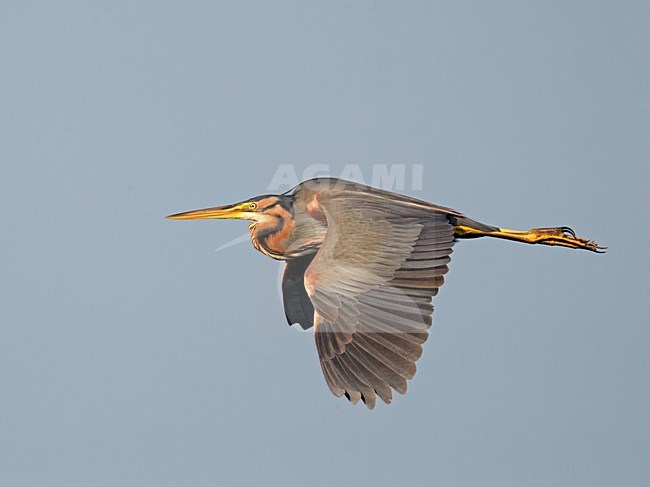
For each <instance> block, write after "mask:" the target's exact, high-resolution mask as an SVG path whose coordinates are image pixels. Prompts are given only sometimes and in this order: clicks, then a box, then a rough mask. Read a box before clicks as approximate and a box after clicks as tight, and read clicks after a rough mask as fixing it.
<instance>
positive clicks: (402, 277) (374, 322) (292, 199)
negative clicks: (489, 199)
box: [167, 178, 604, 409]
mask: <svg viewBox="0 0 650 487" xmlns="http://www.w3.org/2000/svg"><path fill="white" fill-rule="evenodd" d="M167 218H171V219H174V220H195V219H202V218H229V219H230V218H239V219H244V220H251V224H250V226H249V229H250V234H251V239H252V241H253V246H254V247H255V248H256V249H257V250H259V251H260V252H262V253H263V254H265V255H267V256H269V257H271V258H273V259H277V260H282V261H285V268H284V274H283V277H282V294H283V302H284V310H285V314H286V317H287V320H288V322H289V324H290V325H291V324H295V323H298V324H299V325H300V326H301V327H302V328H304V329H309V328H313V331H314V336H315V341H316V349H317V351H318V357H319V359H320V365H321V368H322V371H323V375H324V376H325V381H326V382H327V385H328V386H329V389H330V390H331V391H332V393H334V395H336V396H339V397H340V396H343V395H345V396H346V397H347V398H348V399H349V400H350V401H351V402H352V403H353V404H356V403H357V402H358V401H359V400H362V401H363V402H364V403H365V404H366V405H367V406H368V407H369V408H371V409H372V408H373V407H374V406H375V403H376V398H377V396H379V397H380V398H381V399H382V400H383V401H384V402H385V403H387V404H388V403H390V402H391V400H392V395H393V390H395V391H397V392H399V393H401V394H404V393H405V392H406V387H407V381H408V380H410V379H411V378H412V377H413V375H414V374H415V370H416V367H415V362H416V361H417V360H418V358H420V355H421V354H422V344H423V343H424V342H425V341H426V339H427V337H428V335H429V327H430V326H431V315H432V313H433V305H432V304H431V298H432V297H433V296H435V295H436V294H437V293H438V289H439V288H440V286H442V284H443V282H444V275H445V274H446V273H447V270H448V267H447V264H449V261H450V255H451V252H452V247H453V246H454V243H455V242H456V241H457V240H460V239H471V238H478V237H495V238H502V239H508V240H514V241H517V242H524V243H528V244H541V245H555V246H560V247H568V248H571V249H583V250H589V251H592V252H597V253H600V252H603V251H604V247H599V246H598V244H596V243H595V242H593V241H591V240H587V239H585V238H580V237H577V236H576V234H575V233H574V231H573V230H571V229H570V228H569V227H553V228H534V229H532V230H526V231H517V230H508V229H506V228H498V227H493V226H490V225H485V224H483V223H479V222H477V221H475V220H472V219H470V218H468V217H466V216H465V215H463V214H462V213H459V212H458V211H455V210H452V209H450V208H445V207H443V206H438V205H434V204H431V203H427V202H425V201H420V200H417V199H414V198H410V197H408V196H403V195H400V194H396V193H392V192H388V191H383V190H379V189H375V188H371V187H369V186H364V185H362V184H357V183H353V182H350V181H344V180H339V179H333V178H318V179H312V180H309V181H305V182H303V183H301V184H299V185H298V186H296V187H295V188H294V189H293V190H292V191H290V192H288V193H285V194H282V195H264V196H257V197H255V198H252V199H249V200H246V201H244V202H242V203H236V204H234V205H228V206H219V207H215V208H206V209H202V210H194V211H188V212H185V213H177V214H175V215H170V216H168V217H167Z"/></svg>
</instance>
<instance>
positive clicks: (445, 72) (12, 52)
mask: <svg viewBox="0 0 650 487" xmlns="http://www.w3.org/2000/svg"><path fill="white" fill-rule="evenodd" d="M0 19H1V20H0V46H1V47H0V54H1V56H2V57H1V60H2V63H1V66H2V76H1V77H0V97H1V107H2V109H1V114H2V115H1V117H0V161H1V162H0V170H1V178H0V203H1V210H0V215H1V218H2V222H1V223H2V244H1V246H0V259H1V266H2V280H0V286H2V288H1V289H0V310H1V312H2V321H1V325H0V326H1V328H0V330H1V335H0V483H1V484H2V485H6V486H41V485H48V486H59V485H60V486H66V487H67V486H75V485H79V486H87V485H93V486H95V485H96V486H103V485H105V486H114V485H122V486H130V485H133V486H136V485H137V486H143V485H151V486H166V485H170V486H171V485H197V486H198V485H206V486H207V485H228V486H230V485H244V486H246V485H271V486H273V485H278V486H279V485H283V486H284V485H301V486H304V485H323V486H326V485H328V486H329V485H370V484H372V485H395V484H399V485H425V484H426V485H442V486H474V485H484V486H521V485H528V486H546V485H552V486H562V485H567V486H569V485H570V486H609V485H612V486H614V485H616V486H618V485H626V486H642V485H649V484H650V416H649V414H648V411H650V372H649V371H650V368H649V363H648V357H649V356H650V331H649V328H648V326H649V325H648V323H649V321H650V320H649V314H650V313H649V299H648V297H649V295H650V293H649V292H648V291H649V286H648V276H647V273H648V269H649V268H650V267H649V265H648V264H649V260H650V258H649V255H650V252H648V249H647V245H648V242H649V240H650V230H649V229H648V224H647V222H646V220H647V218H646V217H647V213H648V208H649V206H650V198H649V197H648V190H649V189H650V188H649V181H650V169H649V166H648V160H649V155H650V136H649V133H648V132H649V122H648V120H650V90H649V89H648V87H649V86H650V62H649V60H650V35H649V32H650V6H649V4H648V3H647V2H636V1H624V2H601V1H576V2H554V1H553V2H514V1H513V2H490V3H486V2H406V3H405V2H331V3H316V2H227V3H226V2H131V1H130V2H123V1H116V2H104V3H99V2H19V1H5V2H3V4H2V6H1V7H0ZM312 164H327V165H329V167H330V169H331V172H332V174H333V175H335V176H336V175H338V174H340V172H341V171H342V170H343V168H344V167H345V166H346V165H350V164H352V165H356V167H358V168H359V169H360V170H361V171H362V172H363V175H364V176H365V177H366V178H367V179H368V180H369V179H370V178H371V176H372V174H371V173H372V168H373V165H375V164H405V165H406V167H407V168H412V167H413V165H416V164H421V165H423V168H424V169H423V182H424V184H423V187H422V189H421V190H420V189H413V188H411V187H410V186H409V187H407V188H405V192H406V193H409V194H411V195H413V196H416V197H418V198H422V199H427V200H429V201H433V202H436V203H438V204H442V205H446V206H451V207H453V208H456V209H458V210H461V211H463V212H465V213H467V214H468V215H470V216H472V217H474V218H476V219H478V220H481V221H484V222H486V223H489V224H494V225H497V226H505V227H510V228H522V229H523V228H530V227H533V226H553V225H571V226H573V227H574V228H575V230H576V231H577V232H578V234H579V235H582V236H586V237H590V238H593V239H595V240H597V241H598V242H599V243H602V244H603V245H608V246H609V247H610V251H609V253H608V254H606V255H602V256H598V255H595V254H591V253H587V252H578V251H570V250H566V249H560V248H550V247H533V246H526V245H521V244H515V243H512V242H507V241H495V240H491V241H489V240H485V239H482V240H476V241H465V242H460V243H459V244H458V245H457V246H456V250H455V252H454V254H453V260H452V262H451V265H450V267H451V271H450V273H449V275H448V279H447V282H446V284H445V286H444V287H443V288H442V289H441V292H440V294H439V295H438V296H437V297H436V299H435V305H436V311H435V314H434V327H433V329H432V334H431V337H430V339H429V341H428V342H427V343H426V345H425V352H424V355H423V357H422V359H421V360H420V361H419V362H418V373H417V375H416V376H415V378H414V380H413V381H412V382H411V383H410V387H409V392H408V394H407V395H406V396H398V397H397V398H396V399H395V400H394V402H393V404H392V405H390V406H388V407H386V406H383V405H378V407H377V408H376V409H375V410H374V411H368V410H367V409H366V408H365V407H363V406H361V405H360V406H357V407H353V406H351V405H350V404H348V403H347V401H345V400H342V399H337V398H335V397H334V396H332V395H331V394H330V392H329V391H328V390H327V387H326V385H325V382H324V380H323V378H322V376H321V371H320V367H319V365H318V361H317V357H316V350H315V346H314V343H313V337H312V336H311V335H310V334H308V333H302V332H298V331H297V330H295V329H291V328H289V327H288V326H287V325H286V322H285V319H284V314H283V310H282V306H281V303H280V301H279V299H278V293H277V289H278V287H277V279H278V266H279V264H278V263H277V262H274V261H272V260H270V259H268V258H266V257H264V256H263V255H262V254H260V253H258V252H255V251H254V250H253V249H252V247H251V246H250V244H249V243H246V244H242V245H237V246H233V247H230V248H228V249H224V250H221V251H219V252H215V251H214V250H215V249H216V248H217V247H219V246H220V245H221V244H223V243H224V242H227V241H229V240H231V239H233V238H236V237H237V236H239V235H241V234H242V233H243V232H245V230H246V225H245V223H243V222H219V221H202V222H175V221H168V220H164V218H163V217H164V216H165V215H166V214H169V213H173V212H177V211H182V210H189V209H193V208H199V207H204V206H211V205H216V204H226V203H231V202H235V201H240V200H242V199H245V198H247V197H249V196H253V195H256V194H260V193H265V192H267V190H268V186H269V183H270V181H271V180H272V178H273V176H274V174H275V173H276V170H277V168H278V167H281V165H290V167H293V168H295V170H296V172H297V173H298V174H302V172H303V171H304V169H305V168H307V167H309V166H310V165H312ZM284 167H287V166H284ZM284 189H286V188H284Z"/></svg>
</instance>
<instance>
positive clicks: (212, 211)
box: [166, 204, 243, 220]
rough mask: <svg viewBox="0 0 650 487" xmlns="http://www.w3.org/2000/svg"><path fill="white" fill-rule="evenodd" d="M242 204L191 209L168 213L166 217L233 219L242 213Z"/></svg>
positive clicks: (180, 218)
mask: <svg viewBox="0 0 650 487" xmlns="http://www.w3.org/2000/svg"><path fill="white" fill-rule="evenodd" d="M242 207H243V205H241V204H237V205H228V206H216V207H214V208H203V209H202V210H192V211H186V212H183V213H175V214H173V215H168V216H167V217H166V218H169V219H171V220H202V219H205V218H222V219H226V218H227V219H233V218H241V217H242V214H243V208H242Z"/></svg>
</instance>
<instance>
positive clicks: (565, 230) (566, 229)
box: [560, 227, 576, 238]
mask: <svg viewBox="0 0 650 487" xmlns="http://www.w3.org/2000/svg"><path fill="white" fill-rule="evenodd" d="M560 229H561V230H562V232H564V234H565V235H567V234H568V235H571V236H572V237H573V238H576V232H574V231H573V229H572V228H571V227H560Z"/></svg>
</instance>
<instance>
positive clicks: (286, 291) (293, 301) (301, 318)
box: [282, 254, 316, 330]
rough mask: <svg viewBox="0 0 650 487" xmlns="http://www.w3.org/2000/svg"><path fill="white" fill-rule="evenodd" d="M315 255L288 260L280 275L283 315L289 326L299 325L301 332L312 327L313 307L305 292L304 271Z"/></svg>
mask: <svg viewBox="0 0 650 487" xmlns="http://www.w3.org/2000/svg"><path fill="white" fill-rule="evenodd" d="M315 255H316V254H309V255H305V256H301V257H297V258H294V259H291V260H288V261H287V263H286V264H285V266H284V273H283V274H282V301H283V304H284V314H285V315H286V317H287V321H288V322H289V324H290V325H293V324H295V323H298V324H300V326H301V327H302V328H303V330H307V329H309V328H311V327H312V326H314V306H313V305H312V304H311V300H310V299H309V296H308V295H307V291H306V290H305V282H304V279H305V271H306V270H307V267H309V264H311V261H312V260H313V259H314V256H315Z"/></svg>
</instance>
